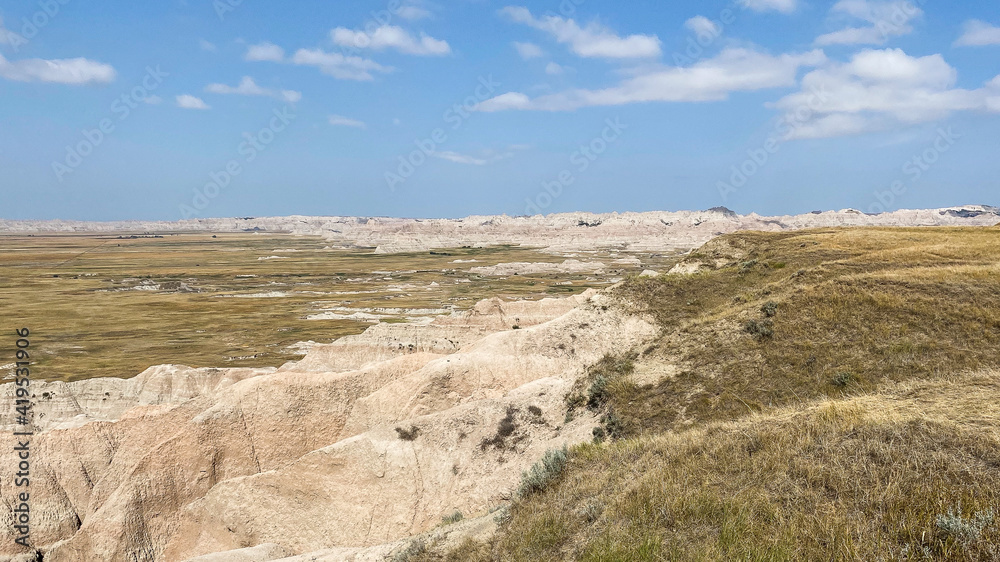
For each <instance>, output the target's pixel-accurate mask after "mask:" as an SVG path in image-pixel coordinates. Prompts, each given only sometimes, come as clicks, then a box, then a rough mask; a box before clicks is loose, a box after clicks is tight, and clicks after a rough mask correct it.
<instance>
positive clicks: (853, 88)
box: [774, 49, 1000, 139]
mask: <svg viewBox="0 0 1000 562" xmlns="http://www.w3.org/2000/svg"><path fill="white" fill-rule="evenodd" d="M957 79H958V73H957V71H956V70H955V69H954V68H952V67H951V66H950V65H949V64H948V63H947V62H945V60H944V58H943V57H942V56H941V55H930V56H925V57H911V56H909V55H907V54H906V53H904V52H903V51H902V50H900V49H885V50H871V49H868V50H864V51H862V52H860V53H857V54H855V55H854V56H853V57H852V59H851V60H850V62H847V63H831V64H828V65H826V66H825V67H823V68H820V69H817V70H814V71H812V72H810V73H808V74H806V75H805V77H803V79H802V89H801V91H799V92H797V93H794V94H791V95H788V96H785V97H784V98H782V99H781V100H779V101H778V102H777V103H775V104H774V106H775V107H777V108H778V109H780V110H783V111H784V112H786V114H787V115H789V116H791V115H794V114H797V113H800V112H801V111H802V110H803V109H804V108H808V112H807V114H808V115H811V118H808V119H805V120H802V124H801V126H800V127H796V128H794V129H792V130H791V131H790V132H789V133H788V135H787V137H788V138H790V139H792V138H823V137H833V136H842V135H849V134H857V133H863V132H869V131H878V130H883V129H887V128H893V127H898V126H902V125H912V124H917V123H924V122H928V121H934V120H938V119H942V118H944V117H947V116H948V115H949V114H951V113H953V112H956V111H969V110H985V111H996V110H997V109H994V108H993V107H992V104H995V103H996V102H997V100H1000V78H998V79H996V80H995V82H996V84H994V83H993V82H991V83H990V84H988V85H987V86H985V87H984V88H980V89H978V90H964V89H958V88H955V87H954V86H955V83H956V81H957Z"/></svg>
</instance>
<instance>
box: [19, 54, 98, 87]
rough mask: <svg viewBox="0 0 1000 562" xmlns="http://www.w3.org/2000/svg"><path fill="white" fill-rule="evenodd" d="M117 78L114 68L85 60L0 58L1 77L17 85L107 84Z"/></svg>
mask: <svg viewBox="0 0 1000 562" xmlns="http://www.w3.org/2000/svg"><path fill="white" fill-rule="evenodd" d="M116 75H117V73H116V72H115V69H114V67H112V66H111V65H109V64H104V63H100V62H97V61H92V60H89V59H85V58H75V59H52V60H48V59H23V60H17V61H9V60H7V59H6V58H4V57H3V55H0V78H6V79H7V80H14V81H17V82H50V83H53V84H73V85H81V84H106V83H109V82H113V81H114V79H115V76H116Z"/></svg>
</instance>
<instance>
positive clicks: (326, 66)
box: [292, 49, 393, 81]
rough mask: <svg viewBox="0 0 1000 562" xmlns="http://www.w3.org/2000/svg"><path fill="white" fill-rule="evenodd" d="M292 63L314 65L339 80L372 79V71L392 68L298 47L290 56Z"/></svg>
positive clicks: (373, 62) (387, 71)
mask: <svg viewBox="0 0 1000 562" xmlns="http://www.w3.org/2000/svg"><path fill="white" fill-rule="evenodd" d="M292 63H293V64H298V65H304V66H315V67H316V68H318V69H319V70H320V72H322V73H324V74H328V75H330V76H333V77H334V78H337V79H340V80H359V81H368V80H373V79H374V75H373V73H380V74H386V73H389V72H392V70H393V69H392V67H387V66H382V65H380V64H379V63H377V62H375V61H373V60H371V59H366V58H363V57H355V56H345V55H342V54H340V53H328V52H326V51H324V50H322V49H299V50H298V51H296V52H295V54H294V55H293V56H292Z"/></svg>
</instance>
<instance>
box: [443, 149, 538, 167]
mask: <svg viewBox="0 0 1000 562" xmlns="http://www.w3.org/2000/svg"><path fill="white" fill-rule="evenodd" d="M529 148H531V147H530V146H529V145H524V144H517V145H511V146H509V147H507V149H506V150H502V151H497V150H492V149H488V150H483V151H480V152H479V153H478V155H472V154H462V153H460V152H454V151H451V150H443V151H439V152H435V153H433V154H432V156H434V157H435V158H440V159H441V160H447V161H448V162H454V163H455V164H465V165H467V166H486V165H487V164H492V163H494V162H500V161H501V160H507V159H508V158H513V157H514V153H515V152H516V151H520V150H528V149H529Z"/></svg>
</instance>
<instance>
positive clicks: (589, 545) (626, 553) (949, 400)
mask: <svg viewBox="0 0 1000 562" xmlns="http://www.w3.org/2000/svg"><path fill="white" fill-rule="evenodd" d="M679 269H682V270H685V271H688V272H694V271H696V272H695V273H692V274H690V275H670V276H661V277H658V278H636V279H631V280H629V281H628V282H626V283H625V284H623V285H622V286H621V287H620V288H619V289H618V290H617V292H616V294H617V296H618V297H619V298H620V300H621V302H622V303H623V306H626V307H628V308H630V309H631V310H633V311H635V312H637V313H643V314H650V315H652V316H654V317H655V318H656V319H657V320H658V321H659V323H660V325H661V326H662V327H663V334H662V337H661V338H660V340H659V341H658V342H657V343H656V344H655V345H653V346H651V347H650V348H648V349H644V350H634V355H632V356H628V355H625V356H623V357H618V358H606V360H605V361H602V362H601V363H600V364H598V365H595V366H594V368H593V369H592V372H591V377H590V378H589V380H587V381H585V382H584V383H583V384H581V385H580V386H579V388H578V389H576V391H575V392H574V393H571V395H570V396H568V397H567V402H568V404H569V405H570V407H571V411H572V410H573V409H582V408H590V409H594V410H599V411H601V412H602V413H603V420H604V421H603V423H604V427H603V428H601V429H599V430H597V434H598V435H604V436H608V437H610V438H609V439H606V440H605V441H604V442H603V443H601V444H593V445H585V446H581V447H577V448H575V449H573V450H571V451H570V458H569V462H568V464H567V467H566V469H565V470H564V471H563V472H562V474H561V475H558V476H556V477H555V478H554V479H553V480H552V482H551V483H550V484H549V486H548V487H546V488H545V489H543V490H542V491H541V492H536V493H532V494H529V495H526V496H524V497H520V498H518V499H516V500H515V501H514V503H513V505H512V506H511V508H510V510H509V514H508V515H507V516H506V517H505V518H504V520H503V524H502V525H501V528H500V532H499V533H498V535H497V536H496V537H495V538H494V539H493V540H492V541H491V542H490V543H488V544H480V543H472V542H470V543H467V544H465V545H464V546H463V547H462V548H461V549H459V550H457V551H454V552H452V553H450V554H449V555H441V556H440V557H437V558H436V555H433V554H428V553H425V554H423V555H421V558H422V559H452V560H505V561H506V560H511V561H520V560H524V561H529V560H530V561H536V560H586V561H618V560H1000V546H998V545H1000V530H998V519H997V518H1000V406H998V403H1000V374H998V371H996V370H995V369H997V368H1000V347H998V343H1000V230H997V229H985V228H984V229H829V230H814V231H804V232H798V233H791V234H764V233H740V234H736V235H730V236H725V237H721V238H719V239H717V240H714V241H712V242H711V243H709V244H708V245H706V246H705V247H704V248H702V249H701V250H700V251H699V252H697V253H695V254H692V255H691V256H689V257H688V258H687V259H686V260H685V261H684V262H683V263H681V264H680V265H679ZM571 415H572V414H571ZM613 438H617V439H613ZM414 559H415V560H416V559H417V558H414Z"/></svg>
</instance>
